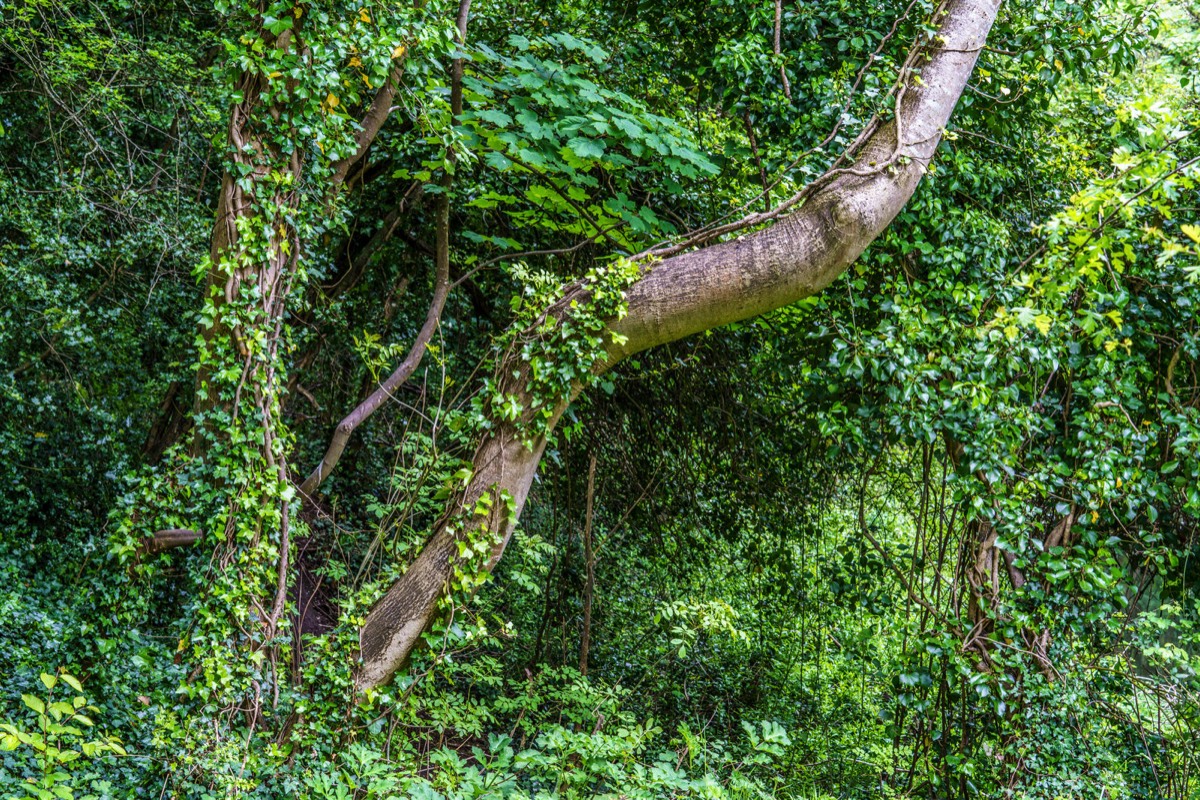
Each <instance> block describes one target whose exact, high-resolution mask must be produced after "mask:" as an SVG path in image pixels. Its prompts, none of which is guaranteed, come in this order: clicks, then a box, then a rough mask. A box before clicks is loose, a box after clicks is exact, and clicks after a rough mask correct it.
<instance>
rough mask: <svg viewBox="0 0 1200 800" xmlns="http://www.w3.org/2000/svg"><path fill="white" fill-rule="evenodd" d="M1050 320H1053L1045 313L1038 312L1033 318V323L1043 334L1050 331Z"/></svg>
mask: <svg viewBox="0 0 1200 800" xmlns="http://www.w3.org/2000/svg"><path fill="white" fill-rule="evenodd" d="M1051 322H1053V320H1052V319H1050V317H1049V316H1047V315H1046V314H1038V315H1037V316H1036V317H1034V318H1033V324H1034V325H1035V326H1037V329H1038V330H1039V331H1041V332H1042V334H1043V335H1044V334H1047V333H1049V332H1050V323H1051Z"/></svg>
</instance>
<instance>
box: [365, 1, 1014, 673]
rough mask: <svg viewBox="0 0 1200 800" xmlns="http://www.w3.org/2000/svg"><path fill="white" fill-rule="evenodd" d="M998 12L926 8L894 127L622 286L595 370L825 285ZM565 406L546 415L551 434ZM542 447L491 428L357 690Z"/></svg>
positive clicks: (897, 188)
mask: <svg viewBox="0 0 1200 800" xmlns="http://www.w3.org/2000/svg"><path fill="white" fill-rule="evenodd" d="M998 10H999V0H948V1H947V2H945V3H944V4H942V5H941V6H939V8H938V9H937V10H936V11H935V12H934V13H935V14H936V15H937V17H936V18H935V20H934V22H935V24H937V25H938V32H937V34H936V35H935V36H933V37H932V38H930V37H928V36H927V35H926V34H921V35H920V36H921V38H920V40H919V41H918V42H917V43H916V44H915V45H914V47H913V49H912V51H911V53H910V55H909V58H908V60H907V62H906V67H905V70H904V71H903V72H902V74H901V80H900V84H899V89H898V91H897V104H896V108H897V113H896V115H895V117H894V118H893V119H891V120H889V121H887V122H884V123H879V124H875V125H873V126H871V127H869V128H868V129H867V135H866V136H865V138H863V139H862V140H861V141H860V142H859V143H858V146H857V147H856V148H854V149H853V150H852V152H850V153H849V155H850V156H851V157H852V161H853V163H852V164H851V166H848V167H842V168H839V169H835V170H832V171H831V172H829V173H826V174H825V175H824V176H822V177H821V178H819V179H818V180H817V181H815V182H814V184H812V185H811V187H810V189H809V191H808V193H807V195H806V197H805V200H804V202H803V204H802V205H800V207H799V208H798V210H796V211H795V212H793V213H791V214H790V215H789V216H786V217H783V218H781V219H779V220H778V221H777V222H776V223H775V224H774V225H772V226H771V227H769V228H766V229H763V230H760V231H757V232H755V233H751V234H748V235H745V236H742V237H740V238H738V239H736V240H734V241H731V242H723V243H720V244H715V245H710V246H708V247H704V248H702V249H700V250H695V251H693V252H689V253H685V254H682V255H678V256H674V257H672V258H669V259H666V260H664V261H662V262H660V263H658V264H656V265H655V266H654V267H653V269H652V270H651V271H650V272H649V273H648V274H646V275H645V276H644V277H643V278H641V279H640V280H639V281H638V282H637V283H635V284H634V285H633V286H631V287H630V288H629V290H628V291H627V298H628V302H629V312H628V314H627V315H626V316H625V317H624V319H622V320H619V321H614V322H613V323H612V325H611V329H612V330H613V331H614V332H616V333H619V334H621V335H623V336H624V337H626V340H625V343H624V344H623V345H621V346H619V347H618V346H614V347H612V348H610V352H609V358H608V361H607V363H606V365H605V369H607V368H611V367H612V366H613V365H615V364H616V363H618V362H619V361H620V360H621V359H623V358H625V357H627V356H629V355H631V354H633V353H636V352H639V351H641V350H645V349H647V348H650V347H654V346H655V345H659V344H664V343H666V342H671V341H675V340H677V339H681V338H683V337H685V336H689V335H691V334H693V333H698V332H700V331H704V330H708V329H710V328H715V327H719V326H721V325H727V324H729V323H733V322H737V321H739V320H744V319H748V318H750V317H754V316H758V315H760V314H764V313H766V312H768V311H772V310H774V309H777V308H781V307H783V306H785V305H788V304H790V303H794V302H796V301H798V300H802V299H803V298H805V297H809V296H810V295H813V294H815V293H816V292H819V291H820V290H821V289H823V288H824V287H826V286H828V285H829V284H830V283H831V282H832V281H833V280H834V279H835V278H837V276H838V275H840V274H841V273H842V272H843V271H844V270H845V269H846V267H847V266H849V265H850V264H851V263H853V262H854V260H855V259H856V258H858V256H859V255H860V254H861V253H862V252H863V250H865V249H866V247H867V246H868V245H869V244H870V243H871V242H872V241H873V240H874V239H875V238H876V237H877V236H878V235H879V234H880V233H882V232H883V230H884V229H885V228H886V227H887V226H888V225H889V224H890V223H891V221H892V219H894V218H895V216H896V215H897V214H898V213H899V212H900V210H901V209H902V208H903V207H904V204H905V203H907V202H908V200H909V198H910V197H911V196H912V194H913V192H914V191H915V190H916V187H917V184H918V183H919V182H920V180H921V176H922V175H924V174H925V171H926V168H927V167H928V165H929V162H930V160H931V159H932V158H933V155H934V153H935V151H936V150H937V146H938V144H939V142H940V141H941V135H942V132H943V130H944V128H945V126H946V123H947V122H948V121H949V119H950V114H951V112H953V110H954V106H955V105H956V104H957V102H958V98H959V96H960V95H961V94H962V92H963V89H964V88H965V86H966V83H967V80H968V79H969V78H970V76H971V73H972V71H973V70H974V67H975V61H976V59H977V58H978V56H979V52H980V51H981V50H982V49H983V46H984V42H985V41H986V39H987V34H988V31H989V30H990V29H991V27H992V24H993V22H994V21H995V18H996V13H997V11H998ZM502 372H504V371H502ZM520 384H521V382H520V380H519V379H518V380H516V381H514V383H513V385H512V387H510V389H509V391H513V390H516V391H519V390H520ZM572 399H574V398H573V397H570V398H565V399H564V400H563V401H562V402H561V403H560V404H559V406H558V407H557V408H556V409H555V413H554V417H553V420H552V424H551V426H550V429H552V428H553V423H556V422H557V420H558V418H559V416H560V415H561V414H562V412H563V411H564V410H565V408H566V406H567V404H568V403H569V402H570V400H572ZM545 446H546V441H545V438H544V437H543V438H540V439H538V440H537V441H536V442H534V443H533V447H532V448H529V447H526V446H525V444H524V442H523V441H522V437H521V436H520V435H519V434H518V433H517V432H516V431H515V429H513V428H512V427H511V426H500V427H499V428H498V429H497V431H496V432H495V433H494V434H493V435H491V436H489V437H488V438H486V439H485V440H484V441H483V442H482V443H481V444H480V445H479V447H478V449H477V451H476V453H475V457H474V474H473V476H472V478H471V480H470V482H469V484H468V486H467V487H466V489H465V491H464V492H462V493H461V494H460V495H459V497H458V498H457V499H456V501H455V502H454V503H452V504H451V506H452V507H451V508H450V509H449V510H448V511H447V512H446V514H445V515H444V516H443V519H442V522H441V523H439V524H438V525H437V526H436V529H435V532H434V535H433V537H432V538H431V539H430V542H429V544H428V545H427V546H426V547H425V548H424V550H422V552H421V553H420V555H418V557H417V558H416V560H415V561H414V562H413V563H412V565H411V566H410V567H409V569H408V571H407V572H406V573H405V574H404V575H403V576H402V577H401V578H400V579H399V580H398V581H396V583H394V584H393V585H392V587H391V588H390V589H389V591H388V592H387V594H386V595H385V596H384V597H383V598H381V599H380V600H379V602H378V603H376V605H375V606H374V608H372V609H371V612H370V614H369V615H368V616H367V620H366V622H365V623H364V625H363V627H362V628H361V630H360V632H359V646H360V652H361V657H362V664H361V667H360V669H359V671H358V674H357V675H356V678H355V680H356V684H357V686H358V687H359V689H362V690H366V689H370V688H374V687H377V686H380V685H382V684H384V683H386V682H387V681H388V680H390V679H391V677H392V675H393V674H395V672H396V671H397V670H398V669H400V668H401V667H402V666H403V665H404V663H405V662H406V661H407V659H408V656H409V654H410V653H411V652H412V650H413V648H414V647H415V646H416V645H417V643H418V642H419V641H420V637H421V634H422V633H423V632H424V631H425V630H426V629H427V628H428V626H429V625H430V623H431V622H432V621H433V619H434V617H435V615H436V613H437V607H438V599H439V597H440V596H441V595H442V593H443V591H444V589H445V587H446V585H447V582H448V580H449V577H450V576H451V575H452V574H453V569H454V566H455V565H454V558H455V554H456V552H457V543H456V541H455V538H454V534H453V533H452V532H451V531H449V530H448V529H447V525H448V523H449V521H450V520H452V519H453V518H454V514H455V510H456V509H461V508H470V507H472V506H473V504H474V503H475V501H476V500H477V499H478V498H479V497H480V496H482V495H483V494H484V493H485V492H492V493H494V494H495V493H499V492H501V491H503V492H507V493H508V494H510V495H511V497H512V499H513V500H514V501H515V503H516V512H517V515H519V514H520V511H521V508H522V506H523V505H524V502H525V499H526V497H527V496H528V493H529V487H530V485H531V483H532V481H533V477H534V474H535V473H536V472H537V466H538V462H539V461H540V459H541V455H542V452H543V450H544V449H545ZM495 524H496V525H497V527H496V533H497V535H498V544H497V545H496V546H495V547H494V548H493V551H492V554H491V558H490V559H489V561H488V564H487V568H488V569H491V568H492V567H494V566H495V564H496V563H497V562H498V561H499V560H500V557H501V555H503V553H504V548H505V546H506V545H507V543H508V540H509V538H510V537H511V535H512V529H513V524H512V523H510V522H509V521H508V520H507V519H505V520H498V521H497V522H496V523H495Z"/></svg>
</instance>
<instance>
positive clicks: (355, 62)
mask: <svg viewBox="0 0 1200 800" xmlns="http://www.w3.org/2000/svg"><path fill="white" fill-rule="evenodd" d="M350 66H352V67H361V66H362V60H361V59H360V58H359V57H358V56H355V57H354V58H352V59H350Z"/></svg>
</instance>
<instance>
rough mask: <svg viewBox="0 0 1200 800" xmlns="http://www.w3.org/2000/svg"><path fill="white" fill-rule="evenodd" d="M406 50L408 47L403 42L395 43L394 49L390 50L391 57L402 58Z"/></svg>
mask: <svg viewBox="0 0 1200 800" xmlns="http://www.w3.org/2000/svg"><path fill="white" fill-rule="evenodd" d="M407 52H408V48H407V47H405V46H404V45H403V44H398V45H396V49H395V50H393V51H392V58H404V54H405V53H407Z"/></svg>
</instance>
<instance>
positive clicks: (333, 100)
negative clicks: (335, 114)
mask: <svg viewBox="0 0 1200 800" xmlns="http://www.w3.org/2000/svg"><path fill="white" fill-rule="evenodd" d="M340 102H341V100H338V97H337V95H336V94H334V93H333V92H330V93H329V95H328V96H326V98H325V105H327V106H329V107H330V108H337V106H338V103H340Z"/></svg>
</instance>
